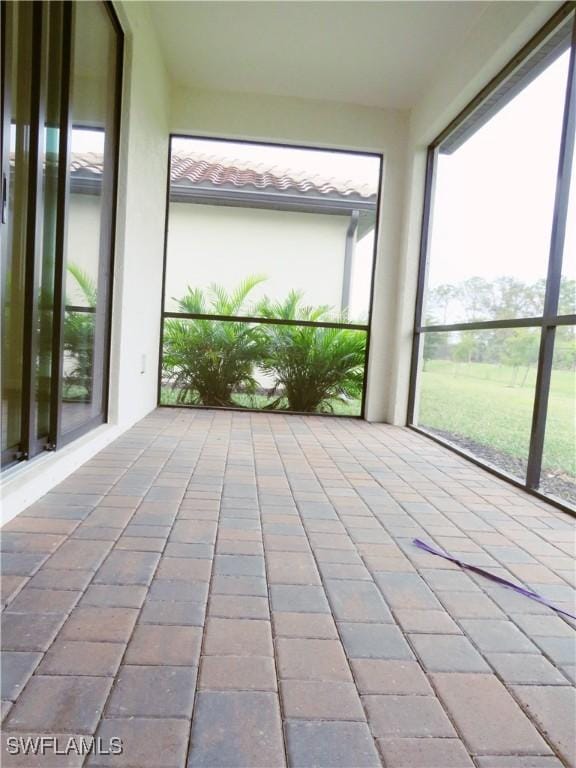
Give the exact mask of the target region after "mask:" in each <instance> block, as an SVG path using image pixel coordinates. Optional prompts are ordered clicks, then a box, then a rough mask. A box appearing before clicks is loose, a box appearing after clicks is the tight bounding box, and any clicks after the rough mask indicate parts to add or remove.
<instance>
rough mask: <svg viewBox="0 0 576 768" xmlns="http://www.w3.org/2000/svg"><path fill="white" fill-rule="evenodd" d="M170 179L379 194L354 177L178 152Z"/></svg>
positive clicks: (277, 188) (366, 196)
mask: <svg viewBox="0 0 576 768" xmlns="http://www.w3.org/2000/svg"><path fill="white" fill-rule="evenodd" d="M170 179H171V181H172V182H176V183H178V182H182V181H184V182H189V183H190V184H211V185H213V186H215V187H222V186H225V185H231V186H234V187H246V186H252V187H255V188H256V189H260V190H266V189H268V190H277V191H279V192H286V191H289V190H291V189H293V190H294V191H295V192H300V193H309V192H311V193H316V194H320V195H333V194H338V195H342V196H343V197H349V196H352V195H357V196H360V197H363V198H370V197H373V196H375V195H376V189H375V188H371V187H370V185H368V184H363V185H358V184H354V183H353V182H351V181H339V180H335V179H324V178H321V177H320V176H318V175H314V176H306V175H305V174H303V173H294V172H293V171H289V170H286V171H284V170H277V169H276V168H269V169H266V168H262V166H256V167H250V166H248V165H246V164H243V163H241V162H239V161H238V160H223V159H222V158H215V157H205V156H201V155H186V156H184V155H175V156H174V157H173V158H172V167H171V170H170Z"/></svg>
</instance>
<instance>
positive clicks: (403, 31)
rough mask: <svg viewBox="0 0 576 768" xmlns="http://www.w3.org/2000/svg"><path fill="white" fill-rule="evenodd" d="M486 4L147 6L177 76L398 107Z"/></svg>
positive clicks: (294, 1)
mask: <svg viewBox="0 0 576 768" xmlns="http://www.w3.org/2000/svg"><path fill="white" fill-rule="evenodd" d="M490 5H491V3H490V2H477V1H474V2H462V1H461V0H460V1H459V0H454V1H453V2H381V1H377V2H365V1H364V0H353V1H350V0H348V1H345V2H299V1H298V0H284V1H278V0H275V1H272V2H186V1H184V2H172V0H166V1H164V2H152V3H150V5H149V7H150V8H151V10H152V13H153V17H154V23H155V26H156V27H157V30H158V34H159V38H160V42H161V45H162V48H163V51H164V55H165V58H166V62H167V65H168V68H169V71H170V74H171V76H172V78H173V79H174V80H175V81H176V82H177V83H179V84H181V85H186V86H190V87H197V88H210V89H217V90H225V91H236V92H241V93H264V94H273V95H283V96H300V97H304V98H311V99H325V100H329V101H340V102H348V103H353V104H363V105H367V106H376V107H392V108H400V109H403V108H409V107H411V106H413V105H414V104H415V103H416V102H417V101H418V99H419V97H420V96H421V95H422V93H423V92H424V90H425V88H426V86H427V84H428V83H429V82H430V79H431V77H432V75H433V73H434V71H435V70H436V69H437V68H438V67H439V66H441V64H442V63H443V61H444V60H446V59H447V57H449V56H450V54H451V53H452V52H454V51H455V50H457V49H458V48H459V47H460V46H461V45H462V44H463V42H464V40H465V38H466V36H467V35H469V34H470V33H471V32H472V30H473V28H474V26H475V24H476V23H477V22H478V20H479V18H480V16H481V15H482V13H484V12H485V11H486V9H487V8H488V7H489V6H490ZM532 5H533V4H532V3H526V6H527V8H528V7H531V6H532Z"/></svg>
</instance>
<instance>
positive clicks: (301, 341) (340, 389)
mask: <svg viewBox="0 0 576 768" xmlns="http://www.w3.org/2000/svg"><path fill="white" fill-rule="evenodd" d="M301 300H302V294H301V293H298V292H296V291H291V292H290V293H289V294H288V297H287V299H286V300H285V301H284V302H276V303H272V302H270V301H269V300H268V299H265V300H263V301H262V302H261V303H260V306H259V308H258V311H259V314H261V315H262V316H263V317H269V318H277V319H284V320H304V321H307V322H310V321H314V322H327V321H328V320H329V319H332V320H333V318H331V317H330V307H327V306H321V307H309V306H303V305H302V304H301ZM340 319H341V321H344V320H345V318H343V317H342V318H340ZM265 329H266V330H265V333H266V337H267V344H266V356H265V357H264V359H263V360H262V363H261V366H260V367H261V369H262V370H263V371H264V372H265V373H266V374H268V375H269V376H271V377H272V378H273V379H274V391H275V392H276V393H278V394H279V397H278V398H277V399H276V400H275V401H274V402H273V403H271V404H270V405H269V406H268V407H269V408H277V407H282V406H287V407H288V408H289V409H290V410H292V411H318V410H320V409H324V410H329V411H332V410H333V405H332V403H331V401H334V400H336V401H340V402H346V400H348V399H350V398H358V397H360V396H361V393H362V383H363V379H364V362H365V356H366V334H365V333H364V332H363V331H356V330H351V329H347V328H315V327H310V326H302V325H300V326H298V325H269V326H265Z"/></svg>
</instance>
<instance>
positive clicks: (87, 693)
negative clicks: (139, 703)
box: [5, 675, 112, 734]
mask: <svg viewBox="0 0 576 768" xmlns="http://www.w3.org/2000/svg"><path fill="white" fill-rule="evenodd" d="M111 686H112V680H111V678H107V677H87V676H86V677H68V676H67V677H55V676H47V675H34V677H32V678H31V680H30V681H29V682H28V684H27V686H26V688H25V690H24V691H23V693H22V694H21V695H20V697H19V698H18V701H17V702H16V704H14V706H13V707H12V709H11V711H10V714H9V715H8V719H7V720H6V722H5V727H6V728H7V729H8V730H18V731H26V730H29V731H31V732H34V733H45V732H48V733H50V732H52V733H54V732H56V733H58V732H60V733H79V734H80V733H88V734H90V733H94V731H95V729H96V725H97V724H98V719H99V717H100V714H101V712H102V709H103V707H104V703H105V701H106V698H107V696H108V692H109V690H110V688H111Z"/></svg>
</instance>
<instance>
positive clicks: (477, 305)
mask: <svg viewBox="0 0 576 768" xmlns="http://www.w3.org/2000/svg"><path fill="white" fill-rule="evenodd" d="M457 295H458V299H459V300H460V302H461V303H462V307H463V308H464V314H465V315H466V320H467V321H468V322H472V321H474V320H486V319H488V318H489V317H491V314H492V308H493V306H494V285H493V283H491V282H490V281H489V280H485V279H484V278H483V277H469V278H468V279H467V280H463V281H462V282H461V283H459V285H458V286H457Z"/></svg>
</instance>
